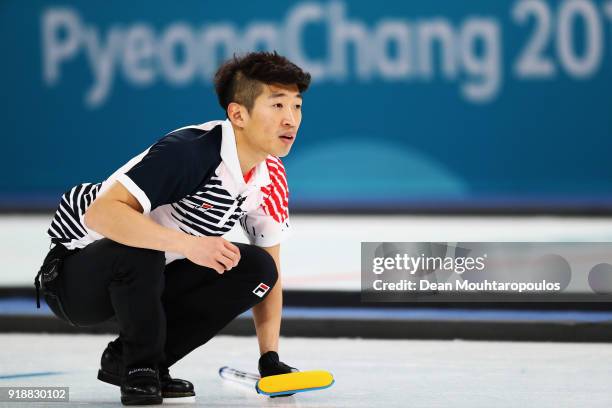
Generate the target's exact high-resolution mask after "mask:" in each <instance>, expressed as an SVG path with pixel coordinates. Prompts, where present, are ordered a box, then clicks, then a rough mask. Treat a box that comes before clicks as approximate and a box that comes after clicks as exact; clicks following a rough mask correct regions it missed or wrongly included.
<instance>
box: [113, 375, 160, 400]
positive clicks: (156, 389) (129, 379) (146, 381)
mask: <svg viewBox="0 0 612 408" xmlns="http://www.w3.org/2000/svg"><path fill="white" fill-rule="evenodd" d="M162 402H164V398H163V397H162V393H161V387H160V384H159V372H158V371H157V370H156V369H154V368H150V367H135V368H130V369H129V370H128V371H127V373H126V375H125V379H124V380H123V382H122V383H121V403H122V404H123V405H158V404H161V403H162Z"/></svg>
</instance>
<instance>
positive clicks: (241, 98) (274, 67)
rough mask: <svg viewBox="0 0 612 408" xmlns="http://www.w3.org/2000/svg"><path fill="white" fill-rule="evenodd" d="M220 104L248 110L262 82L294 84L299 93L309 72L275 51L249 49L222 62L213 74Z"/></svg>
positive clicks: (306, 81) (308, 83) (257, 94)
mask: <svg viewBox="0 0 612 408" xmlns="http://www.w3.org/2000/svg"><path fill="white" fill-rule="evenodd" d="M214 82H215V90H216V92H217V98H218V99H219V104H220V105H221V107H222V108H223V110H224V111H226V112H227V106H228V105H229V104H230V103H231V102H236V103H239V104H241V105H244V106H245V107H246V108H247V110H248V111H249V112H250V111H251V109H252V108H253V105H254V104H255V99H256V98H257V96H259V95H260V94H261V92H262V84H267V85H271V84H282V85H297V87H298V89H299V91H300V93H302V92H304V91H306V90H307V89H308V86H309V85H310V74H309V73H308V72H304V71H303V70H302V69H301V68H300V67H298V66H297V65H295V64H294V63H293V62H291V61H289V60H288V59H287V58H285V57H283V56H282V55H279V54H277V53H276V51H274V52H264V51H262V52H250V53H247V54H245V55H242V56H236V55H235V54H234V57H233V58H231V59H229V60H228V61H226V62H225V63H223V65H221V66H220V67H219V69H218V70H217V73H216V74H215V79H214Z"/></svg>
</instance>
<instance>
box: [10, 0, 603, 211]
mask: <svg viewBox="0 0 612 408" xmlns="http://www.w3.org/2000/svg"><path fill="white" fill-rule="evenodd" d="M264 4H265V5H264ZM611 26H612V2H610V1H595V0H575V1H567V2H557V1H535V0H533V1H529V0H527V1H518V0H517V1H489V0H481V1H476V0H472V1H466V2H457V1H452V0H446V1H442V0H440V1H410V2H403V1H389V2H383V3H380V4H374V3H372V2H371V1H351V2H348V1H347V2H342V1H331V2H296V3H289V2H285V1H270V2H265V3H256V2H238V3H231V4H230V3H227V4H226V3H223V2H206V1H196V0H189V1H181V2H172V3H170V2H141V3H135V2H129V3H126V2H123V1H104V2H102V1H97V2H81V1H71V0H69V1H28V2H22V1H16V0H3V1H2V2H0V42H1V45H2V64H0V85H1V89H2V94H3V98H2V101H1V102H0V104H1V109H0V112H1V115H2V124H3V135H2V142H3V160H2V161H0V206H1V207H4V208H6V207H13V208H14V207H21V208H41V207H42V208H51V207H54V206H55V204H56V202H57V200H58V198H59V194H60V193H61V192H62V191H64V190H65V189H67V188H68V187H69V186H71V185H73V184H76V183H79V182H83V181H100V180H102V179H104V178H105V177H107V176H108V175H109V174H110V173H111V172H112V171H113V170H114V169H116V168H117V167H118V166H120V165H121V164H123V163H124V162H125V161H127V160H128V159H129V158H130V157H132V156H134V155H135V154H137V153H139V152H141V151H142V150H144V149H145V148H146V147H147V146H149V145H150V144H151V143H153V142H154V141H155V140H157V139H158V138H159V137H161V136H162V135H163V134H165V133H166V132H168V131H170V130H172V129H174V128H178V127H181V126H184V125H187V124H193V123H201V122H205V121H208V120H213V119H223V117H224V113H223V111H222V110H221V109H220V108H219V106H218V105H217V102H216V99H215V95H214V92H213V89H212V86H211V82H210V78H211V76H212V75H213V73H214V71H215V68H216V67H217V65H218V64H219V63H220V62H221V61H222V60H223V59H225V58H226V57H228V56H230V55H232V53H234V52H240V51H246V50H253V49H277V50H278V51H279V52H281V53H283V54H285V55H287V56H288V57H289V58H291V59H292V60H294V61H295V62H296V63H298V64H300V65H302V66H303V67H304V68H306V69H308V70H309V71H310V72H311V73H312V74H313V76H314V83H313V85H312V87H311V89H310V90H309V91H308V92H307V93H306V94H305V100H304V121H303V125H302V128H301V130H300V133H299V135H298V140H297V141H296V144H295V146H294V148H293V150H292V152H291V154H290V156H288V157H287V158H286V159H285V160H284V162H285V164H286V167H287V171H288V176H289V180H290V189H291V206H292V208H293V209H312V208H323V209H387V208H400V209H402V208H404V209H431V208H448V209H454V208H470V207H474V208H499V207H502V208H515V209H518V208H533V207H534V206H536V207H538V206H544V207H559V208H574V207H583V206H588V205H598V206H606V205H608V204H612V166H610V160H609V159H608V158H609V156H610V152H611V151H612V133H611V131H612V117H611V114H610V113H611V95H612V92H611V91H612V66H611V64H610V61H611V58H610V53H611V51H612V50H611V43H612V30H611Z"/></svg>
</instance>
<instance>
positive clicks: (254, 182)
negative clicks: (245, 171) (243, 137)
mask: <svg viewBox="0 0 612 408" xmlns="http://www.w3.org/2000/svg"><path fill="white" fill-rule="evenodd" d="M221 160H223V162H224V163H225V165H226V166H227V168H228V170H229V172H230V174H231V176H232V180H233V181H234V183H235V185H236V186H237V187H238V190H239V191H244V190H245V189H246V188H247V187H248V186H253V187H256V188H261V187H264V186H267V185H268V184H270V183H271V182H272V181H271V180H270V175H269V173H268V165H267V164H266V161H265V160H264V161H262V162H261V163H259V164H257V166H255V173H254V174H253V176H252V177H251V180H249V182H248V183H245V181H244V177H243V175H242V170H241V169H240V161H239V160H238V149H237V148H236V135H235V134H234V128H233V127H232V123H231V122H230V121H229V119H226V120H224V121H223V122H221Z"/></svg>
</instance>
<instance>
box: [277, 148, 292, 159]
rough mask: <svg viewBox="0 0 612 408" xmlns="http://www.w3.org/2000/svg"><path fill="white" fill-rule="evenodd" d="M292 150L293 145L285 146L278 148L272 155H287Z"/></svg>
mask: <svg viewBox="0 0 612 408" xmlns="http://www.w3.org/2000/svg"><path fill="white" fill-rule="evenodd" d="M290 151H291V146H289V147H284V148H281V149H276V151H275V152H273V153H272V156H276V157H285V156H287V155H288V154H289V152H290Z"/></svg>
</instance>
